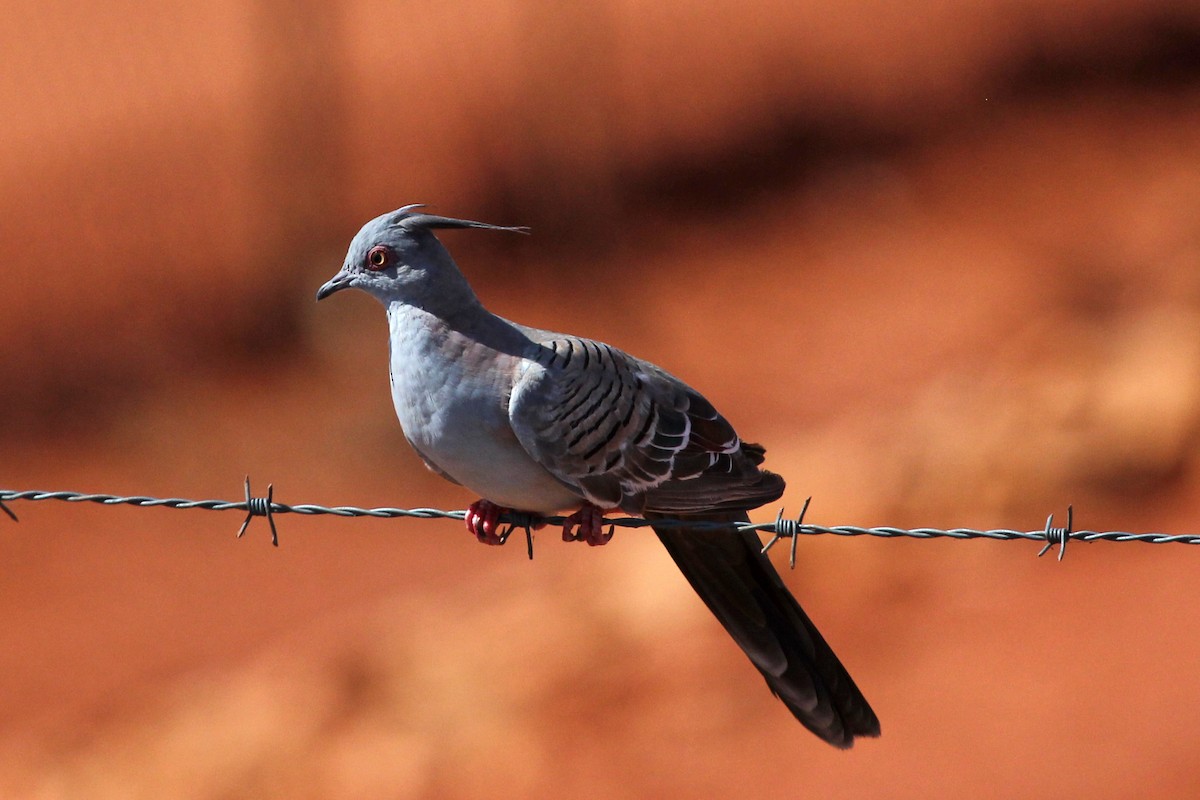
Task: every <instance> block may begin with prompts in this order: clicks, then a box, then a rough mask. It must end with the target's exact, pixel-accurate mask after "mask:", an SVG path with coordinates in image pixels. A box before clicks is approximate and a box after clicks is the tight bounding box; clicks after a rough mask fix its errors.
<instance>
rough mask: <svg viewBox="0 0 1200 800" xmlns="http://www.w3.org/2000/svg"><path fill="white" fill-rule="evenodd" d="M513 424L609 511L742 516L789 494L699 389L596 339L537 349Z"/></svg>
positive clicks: (548, 462)
mask: <svg viewBox="0 0 1200 800" xmlns="http://www.w3.org/2000/svg"><path fill="white" fill-rule="evenodd" d="M509 420H510V422H511V423H512V427H513V431H514V432H515V433H516V435H517V439H518V440H519V441H520V443H521V445H522V446H523V447H524V448H525V449H526V450H528V451H529V453H530V454H531V455H532V456H533V457H534V458H535V459H536V460H537V461H538V462H539V463H540V464H541V465H542V466H543V467H545V468H546V469H547V470H548V471H549V472H550V473H551V474H552V475H554V476H555V477H556V478H557V479H558V480H559V481H561V482H562V483H564V484H566V485H568V486H570V487H571V488H573V489H576V490H578V491H579V492H580V493H581V494H582V495H583V496H584V497H585V498H586V499H587V500H589V501H590V502H592V503H594V504H595V505H597V506H600V507H603V508H614V507H618V506H619V507H621V508H623V509H625V510H627V511H630V512H635V513H636V512H641V511H645V510H654V511H661V512H665V513H670V512H679V513H682V512H687V511H700V510H710V509H746V508H753V507H755V506H758V505H762V504H763V503H765V502H768V501H770V500H773V499H775V498H776V497H778V496H779V494H780V493H781V492H782V490H783V482H782V480H779V479H778V477H777V476H771V474H770V473H766V472H761V471H759V470H758V468H757V463H758V461H761V449H758V450H757V452H758V453H759V454H760V455H759V457H758V458H757V459H755V458H754V453H755V452H756V451H755V449H754V448H753V446H748V445H743V443H742V442H741V440H740V439H739V438H738V435H737V433H736V432H734V430H733V427H732V426H731V425H730V424H729V423H728V422H727V421H726V420H725V418H724V417H722V416H721V415H720V414H719V413H717V411H716V409H714V408H713V406H712V404H711V403H709V402H708V401H707V400H705V399H704V398H703V397H702V396H701V395H700V394H699V393H698V392H696V391H695V390H693V389H691V388H689V387H688V386H687V385H686V384H684V383H683V382H682V381H680V380H679V379H677V378H675V377H673V376H672V375H670V374H668V373H667V372H665V371H663V370H662V369H659V368H658V367H656V366H654V365H653V364H650V363H648V362H645V361H641V360H639V359H636V358H634V357H633V356H630V355H629V354H627V353H624V352H622V351H620V350H618V349H616V348H614V347H611V346H610V345H607V344H604V343H602V342H596V341H593V340H591V339H585V338H582V337H575V336H561V335H555V336H553V337H549V338H546V339H545V340H543V341H541V342H539V347H538V349H537V351H536V353H535V354H534V355H533V357H531V358H529V359H527V361H526V364H525V368H524V371H523V373H522V374H521V375H520V376H519V377H518V378H517V380H516V382H515V385H514V387H513V391H512V394H511V396H510V398H509ZM767 476H769V477H770V478H774V479H775V480H770V479H768V478H767Z"/></svg>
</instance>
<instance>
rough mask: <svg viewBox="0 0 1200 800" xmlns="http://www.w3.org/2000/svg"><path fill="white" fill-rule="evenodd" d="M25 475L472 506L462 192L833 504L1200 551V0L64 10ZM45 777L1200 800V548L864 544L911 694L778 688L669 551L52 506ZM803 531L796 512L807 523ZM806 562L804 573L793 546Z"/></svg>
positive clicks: (837, 642) (487, 278)
mask: <svg viewBox="0 0 1200 800" xmlns="http://www.w3.org/2000/svg"><path fill="white" fill-rule="evenodd" d="M0 20H2V22H0V74H2V75H3V77H2V78H0V114H2V116H3V119H4V122H3V125H2V126H0V170H2V174H3V183H2V184H0V186H2V188H0V219H2V220H3V222H2V223H0V263H2V264H3V267H2V269H3V274H4V276H5V279H4V284H3V289H2V290H0V375H2V376H3V379H2V381H0V418H2V419H3V423H4V424H3V436H2V439H0V486H3V487H5V488H12V489H34V488H36V489H78V490H85V491H103V492H114V493H120V494H126V493H128V494H148V495H157V496H185V497H222V498H229V499H234V500H236V499H239V497H240V494H241V480H242V476H243V475H245V474H247V473H248V474H250V475H251V476H252V478H253V479H254V482H255V486H256V488H257V489H258V490H259V491H261V490H263V489H264V488H265V486H266V484H267V482H273V483H274V486H275V497H276V499H277V500H279V501H281V502H285V503H301V502H315V503H323V504H330V505H336V504H355V505H367V506H373V505H396V506H402V507H412V506H434V507H442V508H462V507H464V506H465V505H466V504H467V503H468V502H470V501H471V500H472V499H474V498H472V497H469V496H467V495H466V494H465V493H464V492H463V490H461V489H459V488H458V487H455V486H452V485H449V484H447V483H444V482H442V481H441V480H440V479H438V478H437V477H435V476H433V475H431V474H429V473H427V472H426V471H425V470H424V469H423V467H422V466H421V465H420V463H419V461H418V459H417V458H416V456H415V455H413V454H412V453H411V452H410V451H409V449H408V448H407V446H406V445H405V443H404V440H403V437H402V435H401V432H400V429H399V426H398V425H397V423H396V421H395V418H394V416H393V412H392V409H391V404H390V397H389V394H388V390H387V367H386V348H387V346H386V326H385V324H384V317H383V314H382V312H381V310H380V309H379V308H378V307H377V305H376V304H375V303H374V301H372V300H370V299H369V298H367V297H366V296H365V295H361V294H356V293H347V294H343V295H339V296H338V297H337V298H336V299H334V300H331V301H329V302H326V303H322V304H321V306H320V307H317V306H316V305H315V304H314V302H313V294H314V292H315V290H316V287H317V286H318V285H320V283H321V282H323V281H324V280H326V279H327V278H328V277H330V276H331V275H332V274H333V272H334V271H335V270H336V269H337V267H338V266H339V265H340V262H341V259H342V255H343V253H344V248H345V246H346V244H347V242H348V241H349V239H350V237H351V236H352V235H353V234H354V233H355V231H356V230H357V229H358V227H359V225H360V224H361V223H362V222H364V221H365V220H367V219H368V218H370V217H373V216H375V215H376V214H379V213H382V212H384V211H388V210H390V209H392V208H395V207H397V206H399V205H402V204H405V203H410V202H427V203H431V204H433V205H434V207H435V210H436V211H437V212H439V213H443V214H449V215H453V216H464V217H470V218H474V219H483V220H487V221H490V222H495V223H501V224H524V225H530V226H532V228H533V230H534V235H533V236H532V237H528V238H526V237H509V236H504V235H500V234H490V233H480V232H448V233H446V234H445V235H444V236H443V241H445V242H446V243H447V245H448V246H449V247H450V249H451V251H452V252H453V253H454V254H455V255H456V257H457V258H458V260H459V263H460V265H461V266H462V267H463V269H464V271H465V272H466V273H467V275H468V276H469V277H470V278H471V279H472V281H473V282H474V284H475V286H476V288H477V290H478V291H479V293H480V295H481V296H482V297H483V298H484V300H485V302H486V303H487V304H488V305H489V306H490V307H491V308H492V309H493V310H494V311H496V312H498V313H500V314H503V315H505V316H509V317H513V318H516V319H519V320H521V321H523V322H526V323H529V324H533V325H538V326H542V327H547V328H552V329H560V330H569V331H571V332H576V333H581V334H585V335H589V336H593V337H596V338H600V339H603V340H606V341H609V342H611V343H613V344H615V345H617V346H620V347H622V348H624V349H627V350H630V351H632V352H634V353H636V354H638V355H640V356H643V357H645V358H649V359H651V360H653V361H656V362H658V363H660V364H662V365H663V366H665V367H666V368H668V369H669V370H671V371H672V372H675V373H676V374H678V375H680V376H682V377H684V378H685V379H686V380H687V381H688V382H689V383H691V384H692V385H693V386H695V387H697V388H698V389H700V390H701V391H702V392H704V393H705V394H706V395H707V396H708V397H709V398H710V399H711V400H712V401H713V402H714V403H715V404H716V405H717V406H718V407H719V408H721V409H722V410H723V411H724V413H725V414H726V416H728V417H729V418H730V419H731V421H733V422H734V424H735V425H736V426H737V427H738V429H739V431H740V432H741V433H742V434H743V435H744V436H745V437H746V438H748V439H750V440H754V441H761V442H763V443H764V444H766V445H767V447H768V449H769V454H768V466H770V467H771V468H772V469H774V470H776V471H778V472H781V473H783V474H784V475H785V476H787V478H788V480H789V491H788V494H787V495H786V496H785V498H784V505H785V506H786V507H787V508H788V509H790V510H791V511H795V510H797V509H798V508H799V507H800V505H801V503H802V501H803V498H804V497H806V496H808V495H810V494H811V495H813V497H814V500H813V506H812V508H811V509H810V513H809V520H810V521H812V522H816V523H819V524H829V525H835V524H859V525H896V526H926V525H927V526H936V527H954V526H972V527H1011V528H1018V529H1022V530H1028V529H1036V528H1040V527H1041V526H1042V525H1043V524H1044V521H1045V517H1046V515H1047V514H1048V513H1050V512H1054V513H1055V514H1056V519H1058V520H1059V521H1061V520H1062V518H1063V515H1064V513H1065V510H1066V505H1067V504H1068V503H1074V505H1075V509H1076V524H1077V527H1079V528H1086V529H1092V530H1110V529H1118V530H1134V531H1166V532H1171V533H1195V532H1197V531H1198V530H1200V522H1198V520H1197V516H1198V511H1200V473H1198V470H1197V467H1198V463H1197V453H1196V442H1197V435H1198V432H1200V7H1197V6H1196V4H1195V3H1187V2H1169V1H1166V0H1164V1H1163V2H1158V1H1156V0H1149V2H1147V1H1146V0H1141V1H1140V2H1133V1H1132V0H1117V2H1107V3H1101V2H1096V0H1075V1H1074V2H1071V1H1070V0H1067V1H1065V2H1058V3H1052V4H1048V3H1036V2H1027V1H1026V0H987V2H980V3H974V4H965V5H964V4H961V3H940V2H934V3H920V4H918V3H885V2H872V1H871V0H848V1H847V2H843V3H830V2H824V3H822V2H811V1H808V0H801V2H781V1H780V0H754V1H753V2H738V3H732V2H714V3H697V2H672V1H671V0H665V2H664V0H659V1H658V2H653V3H650V2H638V1H636V0H624V2H608V3H581V4H574V5H568V4H560V3H552V2H547V1H546V0H513V2H508V3H500V2H496V3H486V4H484V3H468V2H456V1H455V0H448V1H447V2H441V3H434V4H430V3H383V2H377V1H371V0H360V1H359V2H342V3H318V2H311V1H307V2H300V3H294V4H277V3H263V2H260V3H237V2H220V1H219V0H218V2H212V3H207V4H203V5H197V4H194V3H182V2H170V3H160V4H152V5H149V6H147V5H145V4H140V3H136V4H135V3H123V2H120V0H118V2H116V3H110V4H106V5H104V6H102V7H99V6H98V7H87V6H84V5H82V4H76V3H57V4H56V3H49V4H48V3H33V2H29V0H15V1H14V2H9V3H7V4H5V6H4V8H3V9H2V10H0ZM12 507H13V510H14V511H16V512H17V513H18V514H19V515H20V517H21V522H20V524H12V523H11V522H10V521H9V520H7V519H5V518H3V517H0V675H2V676H3V679H2V681H0V795H2V796H3V797H14V798H39V799H41V798H46V799H49V798H81V797H88V798H105V797H112V798H128V797H171V798H243V797H245V798H250V797H254V798H269V797H280V798H282V797H287V798H298V797H299V798H305V797H311V798H323V797H329V798H385V797H395V798H410V797H412V798H419V797H438V798H475V797H530V798H551V797H554V798H558V797H604V798H636V797H727V796H749V797H785V796H796V795H811V796H816V797H828V798H837V797H894V798H927V797H974V798H1008V797H1013V798H1016V797H1021V798H1024V797H1030V796H1045V797H1081V798H1082V797H1086V798H1092V799H1096V798H1123V797H1128V796H1132V795H1135V794H1136V795H1137V796H1153V797H1187V798H1191V797H1195V796H1197V795H1198V794H1200V766H1198V765H1197V763H1196V759H1195V751H1196V747H1197V744H1198V743H1200V732H1198V731H1197V724H1196V721H1195V716H1196V714H1195V709H1196V708H1197V707H1198V706H1200V683H1198V682H1197V681H1196V680H1195V671H1196V669H1195V668H1196V663H1197V659H1198V658H1200V622H1198V617H1197V614H1196V608H1197V604H1198V603H1200V581H1198V580H1197V579H1196V576H1197V575H1200V552H1196V551H1195V550H1193V549H1192V548H1188V547H1185V546H1182V545H1159V546H1147V545H1142V544H1113V543H1095V544H1090V545H1083V544H1076V545H1073V546H1072V547H1071V548H1070V550H1069V552H1068V554H1067V558H1066V560H1065V561H1063V562H1062V563H1061V564H1058V563H1055V562H1054V561H1053V560H1051V559H1050V558H1049V557H1048V558H1046V559H1042V560H1037V559H1035V558H1034V554H1035V553H1036V552H1037V549H1038V548H1037V545H1035V544H1032V543H994V542H983V541H975V542H949V541H936V542H920V541H914V540H895V541H887V540H879V539H866V538H856V539H840V538H839V539H835V538H832V537H813V538H809V539H805V540H804V541H802V542H801V543H800V562H799V564H798V565H797V568H796V570H795V571H794V572H790V573H787V574H786V576H785V577H786V579H787V580H788V582H789V583H790V585H791V586H792V587H793V589H794V591H795V592H796V594H797V595H798V597H799V598H800V599H801V601H802V602H803V603H804V604H805V606H806V607H807V608H808V610H809V612H810V613H811V615H812V616H813V617H814V618H815V619H816V621H817V622H818V623H819V624H820V626H821V628H822V629H823V631H824V632H825V634H826V636H827V637H828V638H829V639H830V641H831V642H832V643H833V645H834V647H835V649H836V650H837V651H838V653H839V654H840V655H841V657H842V659H843V660H844V661H845V662H846V664H847V666H848V667H849V669H850V671H851V673H852V674H853V675H854V676H855V678H856V680H857V681H858V683H859V685H860V686H861V687H862V688H863V690H864V692H865V693H866V695H867V697H868V698H869V699H870V700H871V701H872V703H873V705H874V706H875V708H876V710H877V711H878V713H879V716H880V718H881V719H882V722H883V730H884V734H883V737H882V738H881V739H879V740H877V741H863V742H861V743H860V744H859V745H858V746H856V747H855V749H854V750H852V751H850V752H847V753H843V752H837V751H835V750H833V749H832V748H829V747H827V746H826V745H824V744H822V743H821V742H819V741H818V740H817V739H815V738H814V737H812V736H811V735H809V734H808V733H806V732H805V731H804V730H803V729H802V728H801V727H800V726H799V725H797V724H796V723H795V722H794V721H793V720H792V719H791V718H790V717H789V715H788V714H787V713H786V711H785V710H784V709H783V707H782V706H781V705H779V704H778V703H777V702H776V701H774V700H773V699H772V698H771V697H770V696H769V694H768V693H767V691H766V690H765V688H764V687H763V685H762V682H761V680H760V679H759V677H758V676H757V675H756V674H755V672H754V670H753V669H752V668H751V666H750V665H749V663H748V662H747V661H746V660H745V658H744V657H743V656H742V655H741V653H739V652H738V651H737V648H736V647H735V646H733V644H732V643H731V642H730V641H729V640H728V638H727V637H726V635H725V634H724V632H723V631H722V630H721V629H720V628H719V626H718V625H717V624H716V623H715V622H714V621H713V620H712V619H711V618H710V617H709V615H708V613H707V611H706V610H705V609H704V607H703V606H702V605H701V603H700V602H699V601H698V600H697V599H696V598H695V596H694V595H692V593H691V592H690V590H689V589H688V587H687V586H686V584H685V583H684V581H683V580H682V579H681V577H680V576H679V575H678V573H677V572H675V570H674V568H673V565H672V564H671V562H670V560H669V558H668V557H667V556H666V554H665V552H663V551H662V550H661V548H660V547H659V546H658V544H657V542H655V541H654V540H653V537H652V536H650V535H647V534H645V533H639V532H625V533H619V534H618V536H617V538H616V540H615V541H614V542H613V544H611V545H610V546H608V547H605V548H602V549H597V550H593V549H590V548H586V547H582V546H577V545H565V544H562V543H561V542H558V541H556V539H557V537H556V536H555V535H554V534H553V532H544V533H542V534H541V535H540V536H539V538H538V542H537V548H536V558H535V560H534V561H533V562H532V563H530V562H528V561H526V559H525V552H524V547H523V546H521V545H520V544H517V545H510V546H509V547H506V548H502V549H495V548H487V547H481V546H479V545H478V544H476V543H475V542H474V541H473V540H472V539H471V538H470V537H469V536H468V535H467V534H466V533H465V532H463V531H462V530H461V526H460V525H459V524H457V523H453V522H444V521H443V522H425V521H378V520H354V521H350V520H342V519H337V518H333V517H316V518H305V517H299V516H297V515H288V516H284V517H281V518H280V519H279V520H278V522H279V525H280V529H281V537H282V546H281V547H280V548H279V549H278V550H275V549H273V548H271V547H270V546H269V544H268V542H267V528H266V525H265V521H263V520H256V521H255V522H254V523H253V524H252V525H251V529H250V535H249V536H248V538H247V539H245V540H242V541H234V539H233V533H234V532H235V531H236V529H237V525H238V524H239V523H240V517H239V515H238V514H236V513H227V514H215V513H204V512H200V511H173V510H161V509H160V510H140V509H132V508H128V507H122V508H102V507H99V506H92V505H89V506H82V505H67V504H60V503H41V504H32V503H14V504H12ZM774 513H775V509H772V508H767V509H762V510H760V511H759V512H758V513H757V515H756V518H757V519H762V520H767V519H771V518H773V516H774ZM776 555H777V556H778V557H780V559H779V560H780V561H782V560H783V559H782V554H781V553H778V551H777V553H776Z"/></svg>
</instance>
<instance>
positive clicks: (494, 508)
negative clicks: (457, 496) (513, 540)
mask: <svg viewBox="0 0 1200 800" xmlns="http://www.w3.org/2000/svg"><path fill="white" fill-rule="evenodd" d="M506 511H508V509H507V508H504V507H502V506H498V505H496V504H495V503H493V502H492V501H490V500H477V501H475V502H474V503H471V507H470V508H468V509H467V517H466V520H465V522H466V523H467V530H468V531H470V532H471V534H472V535H473V536H474V537H475V538H476V539H478V540H479V541H481V542H483V543H484V544H493V545H494V544H504V542H503V540H501V538H500V533H499V532H498V531H497V530H496V529H497V528H498V527H500V522H499V520H500V515H501V514H503V513H504V512H506Z"/></svg>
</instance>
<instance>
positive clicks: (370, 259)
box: [365, 244, 392, 271]
mask: <svg viewBox="0 0 1200 800" xmlns="http://www.w3.org/2000/svg"><path fill="white" fill-rule="evenodd" d="M391 263H392V251H391V249H389V248H388V247H387V246H386V245H382V244H377V245H375V246H374V247H372V248H371V249H370V250H368V251H367V258H366V262H365V264H366V267H367V269H369V270H376V271H378V270H381V269H385V268H386V267H387V266H388V265H389V264H391Z"/></svg>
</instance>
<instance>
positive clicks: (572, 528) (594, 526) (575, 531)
mask: <svg viewBox="0 0 1200 800" xmlns="http://www.w3.org/2000/svg"><path fill="white" fill-rule="evenodd" d="M612 537H613V526H612V525H610V526H609V527H608V530H607V531H605V530H604V510H603V509H601V508H599V507H597V506H594V505H592V504H591V503H584V505H583V507H582V508H580V509H579V510H578V511H576V512H575V513H574V514H572V515H571V516H569V517H567V519H566V521H565V522H563V541H564V542H587V543H588V544H589V545H591V546H592V547H595V546H597V545H601V544H608V540H609V539H611V538H612Z"/></svg>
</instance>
